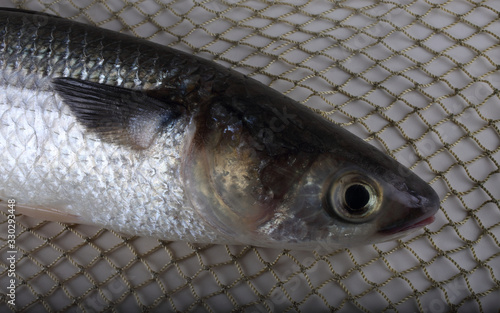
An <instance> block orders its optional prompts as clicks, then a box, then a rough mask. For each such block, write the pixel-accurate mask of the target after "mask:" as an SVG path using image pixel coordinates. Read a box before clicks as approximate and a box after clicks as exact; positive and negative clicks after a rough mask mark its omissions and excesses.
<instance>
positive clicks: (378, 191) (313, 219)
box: [263, 129, 440, 249]
mask: <svg viewBox="0 0 500 313" xmlns="http://www.w3.org/2000/svg"><path fill="white" fill-rule="evenodd" d="M335 131H337V132H340V133H341V134H337V135H338V136H335V137H336V138H337V139H338V138H340V137H342V138H350V139H349V140H348V141H346V142H342V141H339V140H337V139H336V140H335V145H336V146H335V148H333V149H331V150H330V151H325V152H322V153H319V154H317V155H315V156H314V157H313V158H314V161H312V162H311V164H310V166H309V167H308V168H307V170H306V171H305V172H304V174H303V175H302V176H301V178H300V180H299V181H298V182H297V183H296V185H295V186H294V188H293V190H290V192H291V193H290V194H289V195H288V198H287V199H286V201H284V203H283V205H282V206H281V207H280V209H278V210H277V212H278V213H277V215H276V218H275V219H273V220H269V222H268V223H267V224H266V225H265V226H264V227H263V231H264V232H266V233H267V234H268V236H270V237H273V236H274V237H275V238H277V240H288V241H289V242H291V241H293V242H295V243H296V246H297V247H299V248H304V249H305V248H308V245H313V246H319V247H323V248H327V247H339V246H342V247H345V246H356V245H362V244H371V243H377V242H384V241H388V240H392V239H395V238H400V237H402V236H404V235H406V234H408V233H410V232H412V231H415V230H417V229H419V228H421V227H423V226H425V225H427V224H429V223H431V222H432V221H433V220H434V215H435V213H436V212H437V211H438V209H439V206H440V201H439V198H438V196H437V194H436V192H435V191H434V190H433V189H432V188H431V187H430V186H429V184H427V183H426V182H425V181H423V180H422V179H421V178H419V177H418V176H417V175H415V174H414V173H413V172H411V171H410V170H409V169H407V168H406V167H405V166H403V165H402V164H400V163H398V162H397V161H395V160H393V159H392V158H389V157H388V156H386V155H385V154H383V153H382V152H381V151H378V150H377V149H375V148H374V147H373V146H371V145H369V144H367V143H365V142H363V141H362V140H360V139H358V138H357V137H354V136H352V135H351V136H349V135H350V134H349V133H347V132H346V131H344V130H342V129H335ZM340 135H341V136H340ZM339 136H340V137H339ZM311 157H312V156H311ZM309 248H310V247H309Z"/></svg>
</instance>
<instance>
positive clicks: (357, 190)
mask: <svg viewBox="0 0 500 313" xmlns="http://www.w3.org/2000/svg"><path fill="white" fill-rule="evenodd" d="M381 196H382V192H381V191H380V187H379V185H378V184H377V183H376V182H375V181H374V180H373V179H371V178H369V177H368V176H366V175H363V174H359V173H353V172H350V173H347V174H344V175H342V176H341V177H339V178H337V179H335V180H334V181H333V183H332V185H331V186H330V188H329V190H328V195H327V202H328V203H327V211H328V213H329V214H330V215H334V216H337V217H340V218H341V219H343V220H346V221H348V222H354V223H360V222H364V221H367V220H370V219H372V218H373V217H374V216H375V215H376V212H378V211H379V208H380V203H381V202H382V201H381V200H382V199H381Z"/></svg>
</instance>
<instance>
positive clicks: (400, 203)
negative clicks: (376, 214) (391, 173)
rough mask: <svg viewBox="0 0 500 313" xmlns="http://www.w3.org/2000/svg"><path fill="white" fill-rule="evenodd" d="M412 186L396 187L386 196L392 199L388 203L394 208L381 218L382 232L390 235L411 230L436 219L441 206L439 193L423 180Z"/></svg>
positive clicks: (380, 228) (380, 229)
mask: <svg viewBox="0 0 500 313" xmlns="http://www.w3.org/2000/svg"><path fill="white" fill-rule="evenodd" d="M419 180H420V179H419ZM405 187H406V186H405ZM412 187H413V188H409V187H407V188H405V189H406V190H404V191H401V190H398V189H399V188H398V189H396V188H394V190H392V192H391V193H392V195H391V194H390V195H388V197H386V199H387V198H389V199H390V200H389V201H388V202H389V203H387V205H388V206H389V207H391V208H392V209H390V210H387V211H386V212H385V214H384V215H383V216H382V217H381V218H380V223H379V226H380V227H379V232H380V233H382V234H389V235H390V234H396V233H398V234H399V233H401V232H409V231H411V230H416V229H418V228H421V227H424V226H426V225H428V224H430V223H432V222H433V221H434V215H435V214H436V213H437V211H438V210H439V207H440V200H439V197H438V195H437V194H436V192H435V191H434V189H432V188H431V187H430V186H429V185H428V184H427V183H425V182H423V181H421V183H420V182H419V183H418V184H416V186H412Z"/></svg>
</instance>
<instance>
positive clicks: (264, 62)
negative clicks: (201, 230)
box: [0, 0, 500, 312]
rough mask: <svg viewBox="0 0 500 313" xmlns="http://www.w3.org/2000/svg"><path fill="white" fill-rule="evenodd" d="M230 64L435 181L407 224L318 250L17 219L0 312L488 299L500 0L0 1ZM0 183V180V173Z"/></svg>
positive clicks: (499, 107)
mask: <svg viewBox="0 0 500 313" xmlns="http://www.w3.org/2000/svg"><path fill="white" fill-rule="evenodd" d="M0 3H1V4H2V5H3V6H10V7H15V6H17V7H20V8H26V9H31V10H38V11H46V12H48V13H52V14H58V15H61V16H64V17H68V18H72V19H75V20H79V21H84V22H87V23H91V24H96V25H98V26H100V27H106V28H111V29H114V30H118V31H123V32H127V33H131V34H133V35H136V36H140V37H145V38H148V39H150V40H154V41H157V42H160V43H163V44H169V45H171V46H174V47H176V48H178V49H183V50H187V51H191V52H193V53H196V54H198V55H201V56H202V57H206V58H209V59H214V60H216V61H217V62H220V63H222V64H225V65H227V66H231V67H233V68H235V69H236V70H239V71H242V72H244V73H247V74H249V75H250V76H253V77H254V78H256V79H258V80H261V81H263V82H265V83H267V84H269V85H271V86H272V87H273V88H275V89H278V90H280V91H281V92H283V93H286V94H288V95H289V96H290V97H292V98H295V99H297V100H299V101H302V102H303V103H304V104H305V105H309V106H312V107H314V108H315V109H318V110H322V111H325V112H326V114H327V115H328V116H329V117H330V118H331V119H332V120H334V121H336V122H337V123H340V124H342V125H343V126H345V127H347V128H348V130H350V131H351V132H353V133H355V134H357V135H358V136H360V137H362V138H366V140H367V141H369V142H370V143H371V144H374V145H375V146H377V147H378V148H380V149H382V150H384V151H385V152H386V153H388V154H390V155H391V156H393V157H395V158H396V159H398V160H399V161H400V162H402V163H403V164H405V165H407V166H409V167H411V168H412V170H414V171H415V172H416V173H417V174H419V175H420V176H421V177H422V178H423V179H425V180H427V181H429V182H430V183H431V184H432V186H433V187H434V188H435V190H436V191H437V192H438V194H439V196H440V198H441V199H442V201H441V204H442V206H441V210H440V212H439V213H438V215H437V219H436V222H435V223H433V224H431V225H430V226H429V227H427V228H426V229H425V230H423V231H419V232H417V233H416V234H414V235H412V236H410V237H406V238H404V239H403V240H401V241H393V242H388V243H384V244H379V245H374V246H364V247H359V248H355V249H340V250H336V251H323V252H315V253H312V252H311V253H309V252H297V251H278V250H272V249H256V248H252V247H233V246H217V245H211V246H202V245H194V244H189V243H182V242H162V241H158V240H155V239H151V238H137V237H134V238H127V237H124V236H121V235H120V234H116V233H114V232H110V231H107V230H99V229H96V228H93V227H88V226H66V225H64V224H59V223H53V222H43V221H39V220H35V219H31V218H26V217H23V216H17V217H16V225H17V239H16V244H17V251H18V252H17V254H16V258H17V259H16V262H15V265H16V272H15V273H16V307H15V308H14V307H12V306H10V305H8V304H7V303H6V301H7V300H8V299H9V298H7V296H6V292H7V286H8V283H9V282H8V280H9V277H8V266H9V262H8V261H7V257H8V256H9V255H10V254H9V253H8V251H9V247H8V245H7V242H6V239H7V235H6V234H7V217H6V215H5V214H2V215H0V216H1V217H0V218H1V224H0V234H1V235H0V237H1V238H2V241H1V242H0V245H1V246H0V290H1V292H2V297H1V298H0V299H1V300H0V301H1V302H2V303H1V304H0V311H2V312H4V311H6V310H8V309H10V310H14V309H15V310H22V311H29V312H39V311H44V310H46V311H66V310H69V311H82V310H83V311H85V312H95V311H105V310H109V309H112V310H114V311H119V312H121V311H126V312H134V311H138V310H155V311H196V312H204V311H209V312H228V311H245V312H274V311H288V312H295V311H302V312H308V311H311V310H313V309H315V310H317V311H327V310H339V311H400V312H409V311H412V312H413V311H423V312H444V311H448V310H454V311H455V310H460V311H463V312H466V311H482V312H497V311H498V310H499V309H500V301H499V297H500V290H499V289H500V287H499V286H500V280H499V278H500V242H499V237H500V204H499V199H500V174H499V168H500V166H499V162H500V130H499V127H500V93H499V88H500V1H494V0H491V1H479V0H474V1H472V0H468V1H466V0H461V1H445V0H441V1H439V0H436V1H434V2H432V1H426V0H425V1H423V0H413V1H411V0H401V1H389V0H387V1H374V0H371V1H360V0H358V1H356V0H346V1H331V2H329V1H325V0H287V1H263V0H262V1H257V0H249V1H245V0H220V1H209V0H200V1H198V0H196V1H194V0H174V1H171V2H168V1H167V0H137V1H130V2H126V1H125V0H110V1H98V0H81V1H80V0H78V1H77V0H26V1H19V2H15V1H14V0H2V1H1V2H0ZM0 184H1V182H0Z"/></svg>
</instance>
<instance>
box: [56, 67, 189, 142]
mask: <svg viewBox="0 0 500 313" xmlns="http://www.w3.org/2000/svg"><path fill="white" fill-rule="evenodd" d="M52 84H53V86H54V89H55V90H56V92H57V94H58V95H59V96H61V98H62V99H63V101H64V103H66V104H67V105H68V106H69V107H70V109H71V111H72V112H73V114H74V115H75V117H76V118H77V120H78V122H79V123H80V124H82V125H83V126H84V127H85V128H86V129H87V130H89V131H92V132H95V133H97V134H98V135H100V136H101V138H102V139H104V140H107V141H110V142H113V143H117V144H124V145H128V146H130V147H132V148H134V149H138V150H141V149H146V148H148V147H149V146H150V145H151V143H152V142H153V140H154V139H155V137H156V136H157V135H158V133H160V132H161V131H162V130H164V129H166V127H167V126H168V125H170V124H171V123H173V122H174V121H175V120H176V118H177V117H179V116H180V115H181V113H182V111H183V107H182V106H181V105H179V104H177V103H170V102H168V101H164V100H159V99H157V98H154V97H152V96H151V95H153V94H155V93H157V92H156V91H141V90H133V89H127V88H122V87H115V86H109V85H105V84H100V83H94V82H90V81H85V80H79V79H73V78H64V77H63V78H55V79H54V80H53V81H52Z"/></svg>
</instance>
